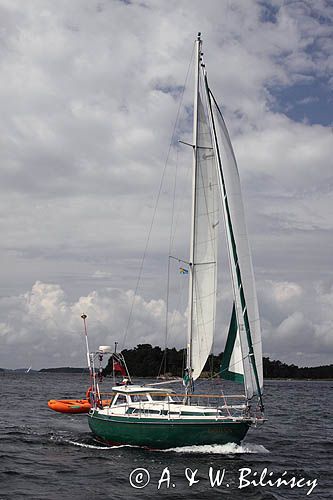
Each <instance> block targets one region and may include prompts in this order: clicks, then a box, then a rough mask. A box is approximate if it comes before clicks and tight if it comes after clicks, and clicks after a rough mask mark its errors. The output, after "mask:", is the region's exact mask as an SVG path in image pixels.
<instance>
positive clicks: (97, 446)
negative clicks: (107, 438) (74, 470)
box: [64, 439, 137, 450]
mask: <svg viewBox="0 0 333 500" xmlns="http://www.w3.org/2000/svg"><path fill="white" fill-rule="evenodd" d="M64 442H65V443H68V444H71V445H74V446H80V447H81V448H90V449H92V450H115V449H118V448H137V446H131V445H129V444H119V445H114V446H112V445H110V446H103V445H101V444H88V443H82V442H79V441H72V440H71V439H65V440H64Z"/></svg>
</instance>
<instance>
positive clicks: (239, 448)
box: [161, 443, 269, 455]
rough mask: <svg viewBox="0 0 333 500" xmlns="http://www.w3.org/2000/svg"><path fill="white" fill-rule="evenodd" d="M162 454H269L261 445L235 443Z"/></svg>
mask: <svg viewBox="0 0 333 500" xmlns="http://www.w3.org/2000/svg"><path fill="white" fill-rule="evenodd" d="M161 451H163V452H170V451H173V452H176V453H202V454H206V453H207V454H215V455H234V454H238V453H258V454H259V453H269V450H267V448H265V447H264V446H263V445H261V444H251V443H246V444H242V445H238V444H236V443H227V444H205V445H192V446H182V447H177V448H168V449H167V450H161Z"/></svg>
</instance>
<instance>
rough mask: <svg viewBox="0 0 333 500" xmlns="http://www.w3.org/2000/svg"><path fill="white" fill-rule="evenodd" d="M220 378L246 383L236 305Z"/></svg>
mask: <svg viewBox="0 0 333 500" xmlns="http://www.w3.org/2000/svg"><path fill="white" fill-rule="evenodd" d="M220 377H221V378H223V379H224V380H232V381H233V382H239V383H244V369H243V356H242V351H241V344H240V338H239V334H238V327H237V317H236V308H235V304H234V305H233V308H232V314H231V320H230V325H229V331H228V337H227V342H226V345H225V349H224V353H223V356H222V361H221V366H220Z"/></svg>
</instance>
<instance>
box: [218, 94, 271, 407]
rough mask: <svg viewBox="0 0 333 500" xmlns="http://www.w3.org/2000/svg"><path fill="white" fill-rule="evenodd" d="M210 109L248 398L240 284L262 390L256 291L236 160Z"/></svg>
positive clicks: (250, 378)
mask: <svg viewBox="0 0 333 500" xmlns="http://www.w3.org/2000/svg"><path fill="white" fill-rule="evenodd" d="M212 112H213V118H214V122H215V127H216V136H217V143H218V148H219V153H220V159H221V163H222V171H223V178H224V184H225V194H226V196H227V203H228V208H229V215H230V219H231V228H230V227H229V226H228V223H227V224H226V231H227V241H228V247H229V255H230V261H231V262H230V264H231V272H232V280H233V286H234V296H235V297H234V298H235V305H236V315H237V322H238V331H237V336H239V342H238V341H236V342H235V349H236V350H238V352H234V353H233V356H232V358H233V359H234V361H236V360H237V361H239V359H240V358H242V359H243V368H244V384H245V388H246V393H247V397H248V398H251V397H252V396H253V395H255V394H258V388H257V383H256V379H255V373H254V370H253V366H252V364H251V361H250V357H249V342H248V338H247V334H246V329H245V324H244V312H245V311H244V309H243V307H242V300H241V293H242V292H241V288H242V289H243V293H244V297H245V303H246V309H247V316H248V320H249V325H250V333H251V340H252V345H253V351H254V357H255V364H256V369H257V374H258V382H259V387H260V390H261V391H262V388H263V368H262V347H261V331H260V321H259V312H258V301H257V293H256V288H255V281H254V274H253V267H252V259H251V254H250V247H249V241H248V237H247V230H246V224H245V215H244V207H243V201H242V194H241V186H240V179H239V173H238V168H237V163H236V159H235V155H234V152H233V148H232V145H231V142H230V138H229V134H228V131H227V128H226V126H225V123H224V120H223V118H222V116H221V114H220V112H219V110H218V108H217V107H216V105H215V103H214V102H212ZM224 212H225V217H226V219H227V214H226V205H225V204H224ZM231 231H232V233H233V236H234V246H235V247H236V253H237V258H238V266H239V271H240V273H239V274H238V276H237V269H236V262H235V261H234V258H233V255H234V249H233V242H232V237H231ZM239 275H240V277H241V288H240V287H239V283H238V281H239ZM236 366H237V368H238V369H236V370H235V371H236V372H238V373H241V371H242V370H239V366H240V365H239V362H237V363H236V364H235V366H234V367H231V366H230V370H231V371H233V368H236Z"/></svg>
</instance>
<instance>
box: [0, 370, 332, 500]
mask: <svg viewBox="0 0 333 500" xmlns="http://www.w3.org/2000/svg"><path fill="white" fill-rule="evenodd" d="M0 382H1V403H2V404H1V406H0V425H1V431H0V499H13V500H14V499H15V500H18V499H21V498H22V499H46V500H53V499H59V498H61V499H74V500H75V499H80V500H83V499H88V498H89V499H91V498H103V499H122V498H126V499H132V498H136V499H140V498H142V499H150V498H151V499H158V498H170V499H178V498H184V497H185V496H186V498H189V499H192V498H193V499H196V498H197V499H200V500H204V499H206V498H207V499H215V498H219V499H226V500H238V499H247V498H248V499H256V500H266V499H267V500H269V499H289V498H290V499H291V498H292V499H302V498H313V499H315V500H321V499H328V498H333V492H332V479H331V477H332V462H331V457H332V435H333V432H332V430H333V429H332V412H331V406H332V397H331V393H332V386H333V382H330V381H292V380H291V381H284V380H281V381H273V380H268V381H266V382H265V404H266V416H267V418H268V420H267V422H266V423H265V424H264V425H263V426H259V427H257V428H251V429H250V430H249V432H248V434H247V436H246V439H245V440H244V442H243V444H242V445H241V446H238V445H236V444H234V443H229V444H226V445H209V446H208V445H207V446H186V447H184V448H173V449H170V450H163V451H152V450H147V449H143V448H140V447H131V446H114V447H109V446H105V445H103V444H100V443H98V442H97V441H96V440H95V439H94V438H93V436H92V435H91V433H90V430H89V427H88V423H87V416H86V415H62V414H59V413H56V412H54V411H52V410H50V409H49V408H48V407H47V400H48V399H57V398H58V399H61V398H62V399H65V398H78V397H83V396H84V393H85V390H86V388H87V387H88V379H87V375H86V374H82V375H80V374H60V373H34V372H30V373H27V374H26V373H11V372H5V373H0ZM204 385H205V383H204ZM203 389H205V387H204V388H200V392H202V391H203ZM216 389H217V388H215V390H213V392H216ZM219 390H220V386H219Z"/></svg>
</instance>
